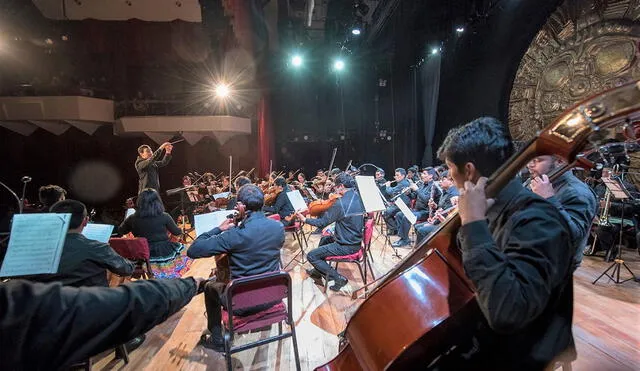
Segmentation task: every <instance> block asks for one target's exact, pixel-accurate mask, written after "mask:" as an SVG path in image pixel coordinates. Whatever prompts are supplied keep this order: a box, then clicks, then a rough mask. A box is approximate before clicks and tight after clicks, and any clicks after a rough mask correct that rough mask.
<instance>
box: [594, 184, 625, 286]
mask: <svg viewBox="0 0 640 371" xmlns="http://www.w3.org/2000/svg"><path fill="white" fill-rule="evenodd" d="M602 182H603V184H604V185H605V186H606V187H607V189H608V190H609V192H611V196H613V197H614V198H615V199H618V200H620V201H621V202H622V213H621V215H620V234H619V237H618V242H619V243H618V256H617V257H616V258H615V259H614V260H613V263H612V264H611V265H610V266H609V267H608V268H607V269H606V270H605V271H604V272H602V274H601V275H599V276H598V278H596V279H595V280H594V281H593V282H592V283H591V284H593V285H595V284H596V282H598V280H600V278H602V277H603V276H607V277H609V279H610V280H611V281H613V282H614V283H616V284H620V283H625V282H627V281H630V280H636V275H635V274H634V273H633V272H632V271H631V269H630V268H629V267H628V266H627V264H626V263H625V262H624V260H623V259H622V247H623V246H622V234H623V233H624V201H625V200H628V199H630V198H631V195H630V194H629V191H627V189H626V188H625V186H624V184H622V182H621V181H620V179H618V178H602ZM622 267H624V268H625V269H626V270H627V271H629V273H631V277H630V278H627V279H625V280H620V270H621V269H622ZM610 270H611V274H609V271H610Z"/></svg>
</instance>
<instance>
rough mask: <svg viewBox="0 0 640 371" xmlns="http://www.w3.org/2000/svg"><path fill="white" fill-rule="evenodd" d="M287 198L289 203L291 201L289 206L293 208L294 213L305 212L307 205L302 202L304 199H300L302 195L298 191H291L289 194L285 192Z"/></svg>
mask: <svg viewBox="0 0 640 371" xmlns="http://www.w3.org/2000/svg"><path fill="white" fill-rule="evenodd" d="M287 197H289V201H291V206H293V210H295V211H296V212H298V211H305V210H307V209H308V208H307V203H306V202H304V199H303V198H302V194H301V193H300V191H299V190H297V189H296V190H295V191H291V192H287Z"/></svg>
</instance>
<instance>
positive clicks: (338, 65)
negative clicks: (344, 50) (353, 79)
mask: <svg viewBox="0 0 640 371" xmlns="http://www.w3.org/2000/svg"><path fill="white" fill-rule="evenodd" d="M333 69H334V70H336V71H342V70H343V69H344V62H343V61H341V60H340V59H338V60H337V61H335V62H333Z"/></svg>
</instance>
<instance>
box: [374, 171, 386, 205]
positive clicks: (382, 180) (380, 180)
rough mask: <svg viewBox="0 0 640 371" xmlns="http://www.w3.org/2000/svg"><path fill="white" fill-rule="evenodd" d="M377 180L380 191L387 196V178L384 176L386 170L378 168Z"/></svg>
mask: <svg viewBox="0 0 640 371" xmlns="http://www.w3.org/2000/svg"><path fill="white" fill-rule="evenodd" d="M375 180H376V185H377V186H378V189H380V193H382V197H384V198H386V197H387V186H386V183H387V180H386V179H385V178H384V170H382V169H380V168H378V169H377V170H376V175H375Z"/></svg>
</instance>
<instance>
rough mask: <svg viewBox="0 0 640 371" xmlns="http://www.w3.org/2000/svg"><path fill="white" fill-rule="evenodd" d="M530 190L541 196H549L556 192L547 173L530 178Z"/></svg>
mask: <svg viewBox="0 0 640 371" xmlns="http://www.w3.org/2000/svg"><path fill="white" fill-rule="evenodd" d="M531 190H532V191H533V193H535V194H537V195H538V196H540V197H542V198H549V197H552V196H553V195H555V194H556V192H555V191H554V190H553V185H551V181H550V180H549V177H548V176H547V175H542V176H541V177H535V178H533V179H532V180H531Z"/></svg>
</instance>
